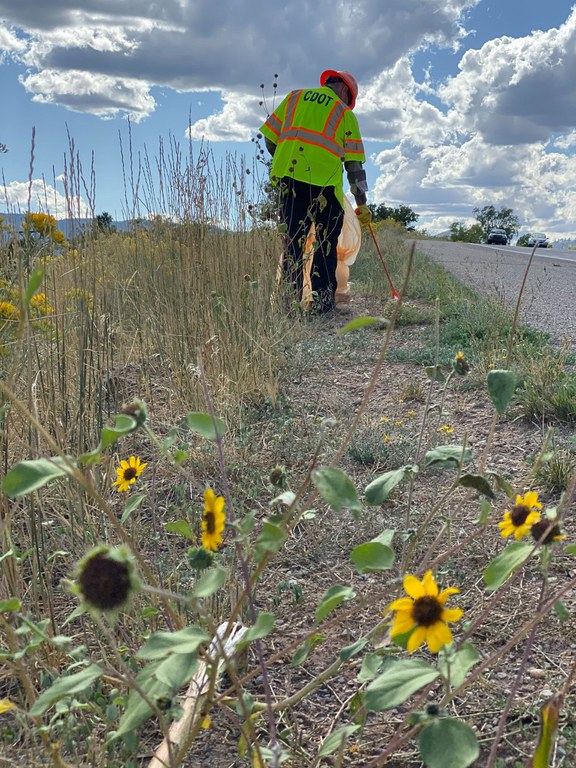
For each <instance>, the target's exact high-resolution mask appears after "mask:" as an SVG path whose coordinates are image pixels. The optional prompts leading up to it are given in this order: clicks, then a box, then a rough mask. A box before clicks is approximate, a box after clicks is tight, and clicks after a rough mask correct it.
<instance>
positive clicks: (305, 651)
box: [290, 632, 326, 667]
mask: <svg viewBox="0 0 576 768" xmlns="http://www.w3.org/2000/svg"><path fill="white" fill-rule="evenodd" d="M324 640H326V635H323V634H321V633H320V632H317V633H316V634H315V635H312V636H311V637H309V638H307V639H306V640H305V641H304V642H303V643H302V645H301V646H300V647H299V648H297V649H296V653H295V654H294V656H293V657H292V661H291V662H290V663H291V665H292V666H293V667H299V666H300V665H301V664H304V662H305V661H306V659H307V658H308V656H309V655H310V652H311V651H313V650H314V648H316V646H317V645H320V643H323V642H324Z"/></svg>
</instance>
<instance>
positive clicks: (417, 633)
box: [406, 627, 426, 653]
mask: <svg viewBox="0 0 576 768" xmlns="http://www.w3.org/2000/svg"><path fill="white" fill-rule="evenodd" d="M425 639H426V627H416V629H415V630H414V632H412V634H411V635H410V637H409V638H408V642H407V643H406V650H407V651H408V653H412V652H413V651H415V650H416V648H420V646H421V645H422V643H423V642H424V640H425Z"/></svg>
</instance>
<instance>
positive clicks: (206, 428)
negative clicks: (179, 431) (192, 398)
mask: <svg viewBox="0 0 576 768" xmlns="http://www.w3.org/2000/svg"><path fill="white" fill-rule="evenodd" d="M186 418H187V422H188V427H189V429H191V430H192V432H197V433H198V434H199V435H201V436H202V437H204V438H205V439H206V440H217V439H218V438H220V437H223V436H224V434H225V433H226V424H225V423H224V422H223V421H222V419H219V418H218V417H217V416H215V417H214V419H212V416H210V414H208V413H197V412H193V413H189V414H188V416H187V417H186Z"/></svg>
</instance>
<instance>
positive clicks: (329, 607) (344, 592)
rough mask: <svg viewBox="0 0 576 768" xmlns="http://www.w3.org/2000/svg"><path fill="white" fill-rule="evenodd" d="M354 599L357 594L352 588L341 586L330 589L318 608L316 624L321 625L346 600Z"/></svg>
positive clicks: (337, 585)
mask: <svg viewBox="0 0 576 768" xmlns="http://www.w3.org/2000/svg"><path fill="white" fill-rule="evenodd" d="M354 597H356V592H354V591H353V589H352V587H345V586H341V585H339V584H336V585H334V586H333V587H330V589H328V590H326V592H325V593H324V595H323V597H322V599H321V600H320V603H319V604H318V608H316V623H317V624H319V623H320V622H321V621H322V620H323V619H325V618H326V616H328V614H329V613H330V612H331V611H333V610H334V608H336V607H337V606H339V605H340V603H343V602H344V601H345V600H352V598H354Z"/></svg>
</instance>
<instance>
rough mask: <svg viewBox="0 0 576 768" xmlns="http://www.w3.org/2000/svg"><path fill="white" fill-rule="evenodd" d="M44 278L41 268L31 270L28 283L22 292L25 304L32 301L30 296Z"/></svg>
mask: <svg viewBox="0 0 576 768" xmlns="http://www.w3.org/2000/svg"><path fill="white" fill-rule="evenodd" d="M43 279H44V270H43V269H37V270H36V271H35V272H32V274H31V275H30V280H29V281H28V285H27V286H26V292H25V293H24V302H25V304H26V306H28V305H29V304H30V302H31V301H32V297H33V296H34V294H35V293H36V291H37V290H38V288H40V286H41V285H42V280H43Z"/></svg>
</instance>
